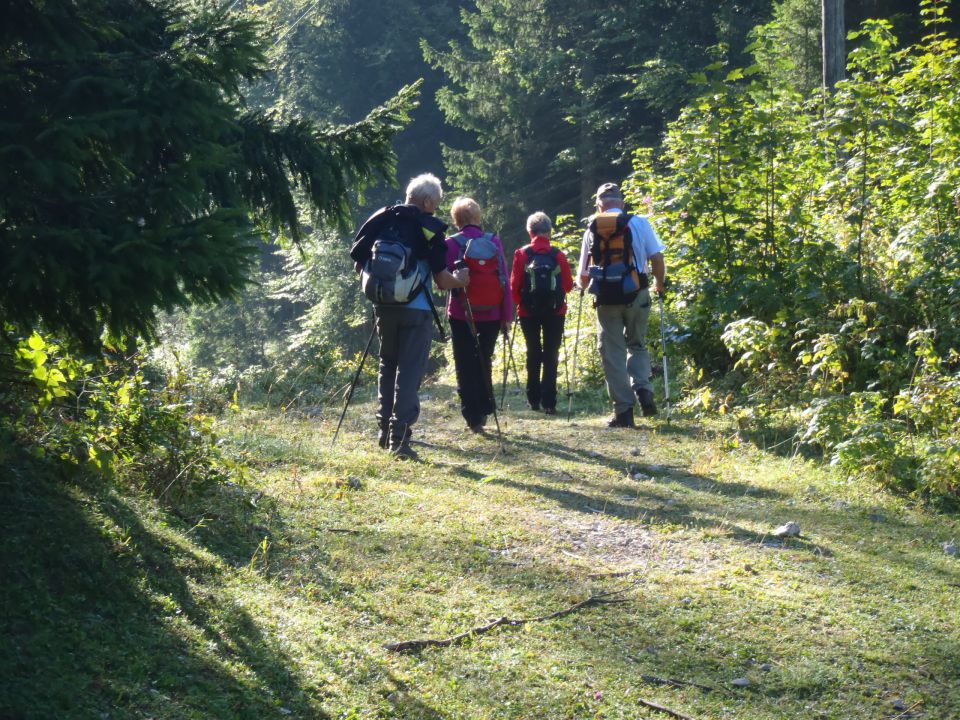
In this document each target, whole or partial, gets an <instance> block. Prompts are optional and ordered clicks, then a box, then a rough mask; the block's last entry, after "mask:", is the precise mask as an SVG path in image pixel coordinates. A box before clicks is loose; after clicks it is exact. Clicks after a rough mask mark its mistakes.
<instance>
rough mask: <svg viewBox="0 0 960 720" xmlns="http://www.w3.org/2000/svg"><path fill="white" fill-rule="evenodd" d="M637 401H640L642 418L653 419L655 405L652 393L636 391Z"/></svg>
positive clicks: (649, 391)
mask: <svg viewBox="0 0 960 720" xmlns="http://www.w3.org/2000/svg"><path fill="white" fill-rule="evenodd" d="M637 400H639V401H640V411H641V412H642V413H643V416H644V417H653V416H654V415H656V414H657V403H656V402H654V400H653V391H652V390H644V389H643V388H638V389H637Z"/></svg>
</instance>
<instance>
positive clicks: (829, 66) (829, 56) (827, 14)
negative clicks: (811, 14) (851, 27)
mask: <svg viewBox="0 0 960 720" xmlns="http://www.w3.org/2000/svg"><path fill="white" fill-rule="evenodd" d="M821 7H822V9H823V31H822V40H823V89H824V90H825V91H827V92H830V91H832V90H833V88H834V87H835V86H836V84H837V83H838V82H839V81H840V80H843V78H844V74H845V72H846V66H847V52H846V37H847V32H846V29H845V26H844V18H843V0H821Z"/></svg>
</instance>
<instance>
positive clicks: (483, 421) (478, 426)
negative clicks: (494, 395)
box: [467, 415, 487, 435]
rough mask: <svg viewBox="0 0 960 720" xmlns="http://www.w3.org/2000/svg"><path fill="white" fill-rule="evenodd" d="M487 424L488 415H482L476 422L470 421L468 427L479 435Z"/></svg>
mask: <svg viewBox="0 0 960 720" xmlns="http://www.w3.org/2000/svg"><path fill="white" fill-rule="evenodd" d="M486 425H487V416H486V415H482V416H481V417H480V419H479V420H477V421H476V422H472V423H469V422H468V423H467V428H469V430H470V432H475V433H477V434H478V435H479V434H481V433H482V432H483V430H484V428H485V427H486Z"/></svg>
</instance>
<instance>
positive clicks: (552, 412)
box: [543, 407, 557, 415]
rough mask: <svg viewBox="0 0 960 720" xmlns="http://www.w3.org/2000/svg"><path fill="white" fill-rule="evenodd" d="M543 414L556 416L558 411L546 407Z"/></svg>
mask: <svg viewBox="0 0 960 720" xmlns="http://www.w3.org/2000/svg"><path fill="white" fill-rule="evenodd" d="M543 414H544V415H556V414H557V409H556V408H555V407H545V408H544V409H543Z"/></svg>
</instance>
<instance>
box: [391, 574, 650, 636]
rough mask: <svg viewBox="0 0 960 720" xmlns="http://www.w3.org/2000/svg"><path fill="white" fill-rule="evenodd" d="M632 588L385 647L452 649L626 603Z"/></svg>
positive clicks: (502, 617)
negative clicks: (500, 631)
mask: <svg viewBox="0 0 960 720" xmlns="http://www.w3.org/2000/svg"><path fill="white" fill-rule="evenodd" d="M630 587H632V585H631V586H629V587H626V588H623V589H621V590H613V591H611V592H606V593H600V594H599V595H591V596H590V597H588V598H587V599H586V600H581V601H580V602H578V603H574V604H573V605H571V606H570V607H568V608H564V609H563V610H557V611H556V612H553V613H550V614H549V615H539V616H537V617H532V618H510V617H507V616H506V615H503V616H501V617H498V618H497V619H496V620H491V621H490V622H489V623H487V624H486V625H481V626H480V627H475V628H472V629H470V630H467V631H466V632H462V633H460V634H459V635H453V636H452V637H448V638H443V639H436V638H424V639H423V640H403V641H401V642H395V643H387V644H386V645H384V647H385V648H386V649H387V650H391V651H393V652H406V651H409V650H423V649H424V648H428V647H450V646H451V645H459V644H460V643H462V642H463V641H465V640H466V639H468V638H471V637H474V636H475V635H485V634H486V633H488V632H490V631H491V630H495V629H496V628H498V627H500V626H502V625H506V626H509V627H520V626H521V625H526V624H527V623H534V622H544V621H546V620H556V619H557V618H562V617H564V616H566V615H570V614H571V613H575V612H577V611H578V610H583V609H584V608H587V607H590V606H592V605H609V604H612V603H620V602H626V600H627V599H626V598H624V597H620V596H622V595H623V593H625V592H626V591H627V590H629V589H630Z"/></svg>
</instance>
